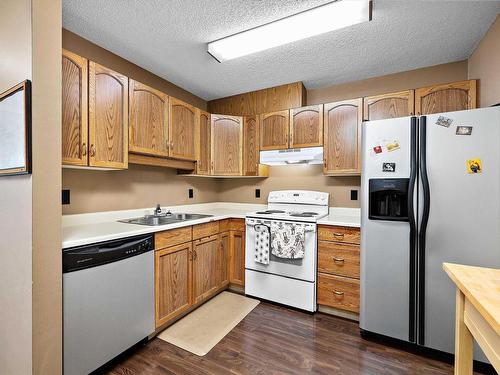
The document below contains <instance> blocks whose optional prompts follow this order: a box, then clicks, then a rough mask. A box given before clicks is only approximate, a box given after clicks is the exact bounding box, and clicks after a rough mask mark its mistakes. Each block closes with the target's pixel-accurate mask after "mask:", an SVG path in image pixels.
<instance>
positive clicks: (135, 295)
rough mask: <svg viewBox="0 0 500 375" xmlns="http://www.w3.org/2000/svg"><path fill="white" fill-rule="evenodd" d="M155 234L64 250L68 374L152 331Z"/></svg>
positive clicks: (108, 357) (99, 361)
mask: <svg viewBox="0 0 500 375" xmlns="http://www.w3.org/2000/svg"><path fill="white" fill-rule="evenodd" d="M153 244H154V241H153V235H147V236H138V237H130V238H125V239H121V240H113V241H107V242H101V243H97V244H93V245H88V246H82V247H76V248H70V249H65V250H63V326H64V374H65V375H82V374H88V373H90V372H92V371H94V370H96V369H97V368H99V367H101V366H102V365H104V364H105V363H107V362H108V361H110V360H111V359H113V358H114V357H116V356H117V355H119V354H120V353H122V352H123V351H125V350H127V349H128V348H130V347H131V346H133V345H135V344H136V343H138V342H140V341H141V340H143V339H144V338H146V337H147V336H148V335H149V334H151V333H153V331H154V329H155V326H154V251H153V250H154V245H153Z"/></svg>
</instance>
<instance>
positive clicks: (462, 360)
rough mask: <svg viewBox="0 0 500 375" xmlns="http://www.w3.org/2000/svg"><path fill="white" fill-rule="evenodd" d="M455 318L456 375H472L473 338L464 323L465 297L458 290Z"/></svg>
mask: <svg viewBox="0 0 500 375" xmlns="http://www.w3.org/2000/svg"><path fill="white" fill-rule="evenodd" d="M456 299H457V301H456V316H455V375H471V374H472V360H473V350H472V344H473V338H472V334H471V333H470V331H469V329H468V328H467V326H466V325H465V322H464V308H465V295H464V294H463V293H462V292H461V291H460V289H458V288H457V296H456Z"/></svg>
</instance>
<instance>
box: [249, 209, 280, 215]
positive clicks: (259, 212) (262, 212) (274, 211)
mask: <svg viewBox="0 0 500 375" xmlns="http://www.w3.org/2000/svg"><path fill="white" fill-rule="evenodd" d="M256 213H257V214H266V215H269V214H284V213H285V211H281V210H265V211H258V212H256Z"/></svg>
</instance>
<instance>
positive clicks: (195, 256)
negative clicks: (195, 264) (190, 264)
mask: <svg viewBox="0 0 500 375" xmlns="http://www.w3.org/2000/svg"><path fill="white" fill-rule="evenodd" d="M197 258H198V254H196V250H193V260H196V259H197Z"/></svg>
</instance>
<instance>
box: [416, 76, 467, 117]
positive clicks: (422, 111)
mask: <svg viewBox="0 0 500 375" xmlns="http://www.w3.org/2000/svg"><path fill="white" fill-rule="evenodd" d="M474 108H476V80H469V81H460V82H453V83H448V84H445V85H434V86H428V87H422V88H419V89H416V90H415V111H416V112H417V115H429V114H432V113H440V112H452V111H462V110H466V109H474Z"/></svg>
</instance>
